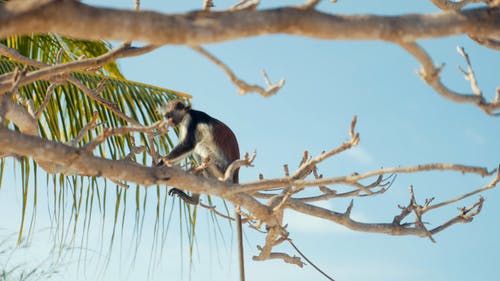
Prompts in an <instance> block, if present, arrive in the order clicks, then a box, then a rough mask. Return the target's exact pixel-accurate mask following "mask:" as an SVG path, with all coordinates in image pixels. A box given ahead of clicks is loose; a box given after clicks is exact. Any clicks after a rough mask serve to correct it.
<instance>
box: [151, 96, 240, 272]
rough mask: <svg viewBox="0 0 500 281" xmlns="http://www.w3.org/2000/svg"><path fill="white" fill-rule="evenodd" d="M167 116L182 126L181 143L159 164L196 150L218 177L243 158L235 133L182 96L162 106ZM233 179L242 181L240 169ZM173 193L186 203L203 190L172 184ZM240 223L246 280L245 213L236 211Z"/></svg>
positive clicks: (172, 124)
mask: <svg viewBox="0 0 500 281" xmlns="http://www.w3.org/2000/svg"><path fill="white" fill-rule="evenodd" d="M162 111H163V114H164V118H166V120H167V124H168V126H169V127H173V128H174V127H179V143H178V144H177V145H176V146H175V147H174V148H173V149H172V151H170V153H169V154H168V155H166V156H165V157H162V158H161V160H160V162H159V163H158V165H167V166H172V165H173V164H176V163H178V162H179V161H180V160H182V159H183V158H184V157H185V156H186V155H188V154H189V153H192V154H193V156H195V158H197V160H198V161H199V162H200V163H201V162H202V161H203V160H204V159H207V158H208V159H209V160H210V165H208V167H207V169H206V170H205V171H204V175H205V176H207V177H213V178H218V177H219V176H220V175H224V174H225V172H226V169H227V167H228V166H229V165H230V164H231V163H233V161H235V160H238V159H239V158H240V150H239V146H238V141H237V139H236V136H235V134H234V133H233V131H231V129H230V128H229V127H228V126H227V125H226V124H224V123H223V122H221V121H219V120H217V119H215V118H213V117H211V116H210V115H208V114H206V113H205V112H202V111H198V110H194V109H191V107H190V106H188V105H186V104H185V103H184V102H183V101H181V100H173V101H170V102H169V103H167V104H166V105H165V106H164V107H163V108H162ZM232 182H233V183H238V182H239V169H236V170H235V172H234V174H233V178H232ZM168 194H169V195H177V196H178V197H179V198H181V199H182V200H184V201H185V202H186V203H189V204H194V205H197V204H198V203H199V198H200V195H199V194H196V193H195V194H192V195H191V196H189V195H187V194H186V193H185V192H184V191H182V190H180V189H177V188H172V189H171V190H170V191H169V192H168ZM236 226H237V234H238V240H239V241H238V242H239V259H240V280H242V281H243V280H244V279H245V277H244V268H243V266H244V265H243V239H242V229H241V227H242V225H241V215H240V214H238V213H237V214H236Z"/></svg>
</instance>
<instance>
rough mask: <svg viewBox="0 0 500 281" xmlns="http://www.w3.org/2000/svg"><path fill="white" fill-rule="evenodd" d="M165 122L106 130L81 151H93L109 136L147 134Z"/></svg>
mask: <svg viewBox="0 0 500 281" xmlns="http://www.w3.org/2000/svg"><path fill="white" fill-rule="evenodd" d="M165 123H166V121H159V122H156V123H154V124H153V125H151V126H131V127H121V128H106V129H105V130H104V132H103V133H102V134H101V135H99V136H98V137H97V138H95V139H94V140H93V141H91V142H89V143H87V144H86V145H85V146H84V147H83V149H84V150H86V151H93V150H94V149H95V148H96V147H97V146H98V145H100V144H101V143H103V142H104V141H105V140H106V139H107V138H109V137H111V136H121V135H126V134H129V133H131V132H139V133H148V132H151V131H153V130H156V129H158V128H160V127H162V126H165Z"/></svg>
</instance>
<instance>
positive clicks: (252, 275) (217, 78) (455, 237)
mask: <svg viewBox="0 0 500 281" xmlns="http://www.w3.org/2000/svg"><path fill="white" fill-rule="evenodd" d="M83 2H84V3H90V4H99V5H102V6H106V7H120V8H133V1H132V0H130V1H119V0H114V1H111V0H109V1H108V0H102V1H97V0H92V1H83ZM141 2H142V3H141V7H142V9H143V10H156V11H161V12H166V13H174V12H182V11H186V10H190V9H194V8H198V7H200V6H201V2H202V1H147V0H143V1H141ZM262 2H263V3H262V7H271V6H278V5H281V4H284V3H285V4H286V3H300V2H298V1H262ZM215 4H216V5H217V6H221V7H225V6H230V5H231V4H233V2H228V1H215ZM320 8H321V9H322V10H324V11H328V12H331V13H348V14H356V13H375V14H389V15H390V14H399V13H412V12H414V13H422V12H425V13H433V12H438V9H437V8H435V7H434V6H433V5H432V4H431V2H430V1H393V0H391V1H383V2H381V1H368V0H363V1H361V0H358V1H347V0H346V1H344V0H341V1H339V2H338V3H335V4H333V3H330V2H329V1H323V2H322V4H321V5H320ZM421 44H422V45H423V46H424V47H425V48H426V50H427V51H428V52H429V54H430V55H431V56H432V58H433V59H434V62H435V63H436V64H441V63H446V67H445V68H444V70H443V73H442V78H443V81H444V82H445V84H446V85H448V86H449V87H450V88H451V89H454V90H456V91H461V92H467V93H469V92H471V90H470V86H469V84H468V81H465V80H464V79H463V75H462V74H461V73H460V72H459V71H458V69H457V67H456V66H457V65H461V66H462V67H465V66H466V65H465V62H464V60H463V58H462V57H461V56H460V55H459V54H458V53H457V52H456V46H457V45H460V46H463V47H464V48H465V50H466V51H467V52H468V53H469V55H470V58H471V60H472V64H473V67H474V70H475V72H476V75H477V78H478V81H479V86H480V87H481V88H482V90H483V92H484V94H485V96H486V97H487V99H491V98H492V97H494V92H495V89H496V87H498V86H500V55H499V53H498V52H494V51H491V50H488V49H486V48H484V47H478V46H476V45H475V44H474V43H473V42H472V41H471V40H469V39H468V38H466V37H464V36H461V37H450V38H445V39H437V40H425V41H423V42H421ZM206 48H207V49H208V50H209V51H211V52H212V53H213V54H215V55H216V56H217V57H218V58H219V59H221V60H223V61H224V62H225V63H227V64H228V65H229V66H230V67H231V68H232V69H233V70H234V71H235V73H236V74H237V75H238V76H239V77H240V78H241V79H243V80H245V81H247V82H249V83H259V84H261V85H264V82H263V79H262V76H261V74H260V73H261V69H265V70H266V72H267V73H268V75H269V76H270V78H271V79H272V80H273V81H279V79H282V78H284V79H286V84H285V86H284V88H283V89H282V90H281V91H280V92H279V93H278V94H277V95H276V96H273V97H271V98H263V97H260V96H258V95H256V94H250V95H246V96H239V95H238V94H237V88H236V87H235V86H234V85H233V84H232V83H231V82H230V81H229V79H228V78H227V77H226V76H225V74H224V73H223V72H222V71H221V70H220V69H219V68H218V67H217V66H215V65H214V64H212V63H211V62H209V61H208V60H207V59H206V58H204V57H201V56H200V55H198V54H197V53H195V52H194V51H192V50H190V49H189V48H187V47H183V46H164V47H161V48H160V49H158V50H156V51H154V52H152V53H149V54H147V55H144V56H141V57H137V58H129V59H124V60H120V61H119V64H120V66H121V69H122V71H123V72H124V74H125V76H126V77H127V78H129V79H131V80H135V81H140V82H144V83H148V84H153V85H157V86H162V87H166V88H170V89H174V90H178V91H182V92H186V93H189V94H191V95H193V99H192V103H193V107H194V108H196V109H199V110H203V111H205V112H207V113H209V114H211V115H212V116H214V117H217V118H218V119H220V120H223V121H224V122H225V123H226V124H228V125H229V126H230V127H231V128H232V129H233V131H234V132H235V133H236V135H237V137H238V140H239V143H240V150H241V151H243V152H245V151H248V152H252V151H253V150H257V153H258V154H257V159H256V160H255V162H254V164H255V167H254V168H249V169H243V170H242V171H241V173H240V174H241V176H240V178H241V181H242V182H247V181H253V180H256V179H257V178H258V174H259V173H263V174H264V176H265V177H266V178H272V177H280V176H282V175H283V169H282V166H283V164H289V165H290V167H296V165H297V164H298V162H299V161H300V158H301V156H302V152H303V151H304V150H309V152H310V153H311V154H312V155H317V154H318V153H321V151H323V150H328V149H331V148H333V147H335V146H337V145H339V144H341V143H342V142H343V141H345V140H347V139H348V137H349V135H348V129H349V124H350V121H351V119H352V117H353V116H354V115H357V116H358V126H357V130H358V131H359V132H360V135H361V143H360V145H359V146H358V147H357V148H355V149H353V150H351V151H349V152H346V153H344V154H342V155H340V156H338V157H335V158H332V159H329V160H327V161H325V162H324V163H322V164H321V165H320V167H319V168H320V172H321V173H323V174H324V175H325V176H338V175H343V174H351V173H353V172H364V171H369V170H374V169H378V168H380V167H392V166H407V165H416V164H421V163H431V162H453V163H461V164H468V165H481V166H486V167H488V168H495V167H496V166H497V165H498V164H499V163H500V150H499V148H498V139H499V137H500V123H499V122H500V119H498V118H496V119H495V118H492V117H488V116H486V115H485V114H484V113H483V112H482V111H480V110H479V109H477V108H475V107H473V106H471V105H462V104H455V103H452V102H450V101H447V100H444V99H443V98H441V97H440V96H439V95H438V94H436V93H435V92H434V91H433V90H432V89H431V88H430V87H429V86H427V85H426V84H425V83H424V82H423V81H422V80H421V78H420V77H419V76H418V75H417V74H416V70H417V69H419V68H420V66H419V65H418V62H417V61H416V60H415V59H414V58H413V57H412V56H410V55H409V54H407V53H406V52H405V51H404V50H402V49H401V48H400V47H398V46H396V45H394V44H390V43H386V42H368V41H356V42H347V41H321V40H313V39H308V38H300V37H291V36H287V35H273V36H261V37H258V38H248V39H242V40H237V41H233V42H226V43H221V44H213V45H209V46H206ZM10 180H11V181H12V183H13V184H14V185H15V181H14V179H13V178H12V179H10ZM489 181H490V178H486V179H482V178H478V177H470V176H463V175H460V174H453V173H445V172H432V173H422V174H418V175H400V176H398V178H397V180H396V182H395V183H394V184H393V186H392V187H391V189H390V190H389V191H388V192H386V193H385V194H384V195H381V196H378V197H374V198H355V199H354V210H353V217H354V218H355V219H358V220H360V221H365V222H389V221H391V220H392V218H393V216H394V215H396V214H398V209H397V205H398V204H407V202H408V201H409V193H408V187H409V185H413V186H414V187H415V191H416V195H417V198H418V199H420V200H423V199H425V198H428V197H434V196H435V197H436V200H437V201H442V200H446V199H447V198H451V197H454V196H456V195H459V194H461V193H464V192H466V191H470V190H473V189H475V188H478V187H480V186H482V185H484V184H486V183H487V182H489ZM2 193H3V194H4V195H3V196H2V197H4V196H5V197H4V198H9V197H8V196H12V197H13V198H16V197H17V199H16V200H20V198H18V197H19V195H13V194H10V193H9V191H6V189H5V188H2V190H0V194H2ZM483 195H484V196H485V198H486V202H485V206H484V208H483V211H482V213H481V214H480V215H479V216H478V217H477V218H475V219H474V221H473V222H472V223H470V224H464V225H456V226H454V227H452V228H450V229H448V230H446V231H445V232H443V233H440V234H438V235H436V237H435V238H436V240H437V243H432V242H430V241H429V240H428V239H425V238H417V237H392V236H385V235H381V234H368V233H358V232H353V231H350V230H348V229H346V228H344V227H342V226H338V225H335V224H333V223H331V222H327V221H323V220H320V219H314V218H310V217H305V216H302V215H299V214H297V213H293V212H288V213H287V214H286V215H287V216H286V218H285V221H286V222H287V223H288V224H289V229H290V233H291V238H292V239H293V240H294V242H295V243H296V244H297V245H298V246H299V248H300V249H301V250H303V252H304V253H306V254H307V255H308V257H310V258H311V259H312V260H313V261H314V262H315V263H316V264H317V265H318V266H320V267H321V268H322V269H324V270H325V271H326V272H327V273H329V274H331V275H332V276H333V277H334V278H335V279H336V280H340V281H349V280H370V281H376V280H384V281H390V280H407V281H411V280H423V279H425V280H457V281H460V280H464V281H465V280H496V279H497V278H498V269H497V266H498V261H499V260H500V242H499V239H498V237H499V232H500V227H499V223H498V214H499V213H500V192H499V190H496V189H495V190H491V191H488V192H486V193H484V194H483ZM2 197H0V202H2V199H3V198H2ZM4 200H5V199H4ZM475 200H477V197H474V198H472V199H470V200H466V201H465V202H463V203H459V204H457V205H454V206H450V207H449V208H447V209H446V210H443V211H437V212H436V213H435V214H434V215H430V216H429V217H427V221H429V222H430V223H431V224H432V225H438V224H439V223H442V222H443V221H445V220H447V219H448V218H449V217H450V216H452V215H454V214H456V207H462V206H464V205H470V204H472V203H474V202H475ZM322 204H323V205H322V206H325V207H329V208H331V209H333V210H336V211H343V210H345V208H346V206H347V204H348V201H343V200H339V201H331V202H325V203H322ZM19 205H20V203H16V201H15V200H14V201H10V202H9V203H8V204H7V203H5V204H3V207H2V203H0V210H2V208H5V209H7V208H11V209H14V210H18V209H16V208H19ZM4 211H5V210H4ZM16 213H18V212H16ZM40 213H41V214H39V216H40V217H41V218H40V219H39V224H40V225H43V222H44V220H43V217H44V215H43V211H42V210H41V211H40ZM204 216H206V211H205V210H201V211H200V217H201V218H203V217H204ZM178 219H179V217H178V216H177V217H176V216H175V215H174V216H173V220H174V221H177V220H178ZM17 223H18V219H15V220H12V221H9V222H7V223H5V225H4V227H5V228H7V229H10V227H12V229H13V230H15V229H16V228H15V227H16V226H17ZM172 225H173V227H174V228H175V227H177V222H174V223H172ZM222 226H223V227H222V230H223V231H226V232H227V235H226V240H225V243H224V242H223V241H219V242H218V244H215V243H214V237H210V235H209V233H210V231H205V229H208V228H209V226H207V225H205V223H204V222H203V220H201V221H200V223H199V225H198V226H197V227H198V238H197V243H196V248H195V255H194V260H193V264H192V268H191V271H190V270H189V263H188V259H187V255H188V252H187V251H186V249H185V247H184V252H183V253H184V255H183V256H182V257H181V256H180V251H179V249H181V248H180V247H181V246H179V245H177V243H180V242H179V238H178V237H175V233H177V232H176V231H175V230H173V231H171V232H170V234H169V235H170V237H171V238H170V239H171V241H172V242H171V244H169V246H168V247H167V248H166V249H165V253H164V258H163V260H162V261H160V262H159V263H158V264H157V265H156V266H155V271H156V273H155V274H153V275H152V276H151V278H152V279H163V280H164V279H165V276H166V275H168V276H169V279H173V280H181V279H183V280H189V276H190V277H191V278H192V280H236V276H237V263H236V261H235V260H234V257H235V256H236V251H235V246H234V241H232V240H231V235H232V230H231V229H230V228H229V227H227V225H226V224H224V223H223V224H222ZM145 231H146V230H145ZM245 234H246V241H245V247H246V249H245V250H246V257H247V261H246V265H247V279H248V280H272V279H273V278H280V279H283V280H306V279H314V280H321V279H320V278H321V276H320V275H319V273H317V272H316V271H314V269H313V268H312V267H311V266H305V267H304V268H303V269H300V268H298V267H296V266H293V265H288V264H285V263H283V262H279V261H265V262H254V261H252V260H251V256H252V255H255V254H257V250H256V245H262V242H263V239H264V237H263V236H262V235H259V234H256V233H254V231H252V230H250V229H248V228H246V229H245ZM144 235H147V234H144ZM40 237H41V238H40V241H43V239H44V238H43V234H40ZM184 243H185V242H184ZM142 245H144V249H141V253H142V254H144V255H147V254H148V250H149V249H150V245H149V244H147V243H146V242H145V243H143V244H142ZM217 247H220V250H218V251H216V250H215V248H217ZM279 249H280V250H281V251H286V252H288V253H291V254H296V253H294V250H293V249H292V248H291V247H289V246H286V245H284V246H283V247H281V248H279ZM214 252H217V254H216V255H215V256H214ZM181 264H183V267H182V270H181ZM147 267H148V262H147V260H146V259H140V261H138V262H137V263H136V265H135V268H134V269H133V270H132V269H131V270H130V271H129V267H127V265H125V266H124V265H119V262H117V261H116V260H114V261H113V262H112V265H111V267H110V270H109V272H107V273H105V274H104V279H105V280H122V279H123V278H124V277H127V276H128V278H129V280H134V279H135V278H140V279H142V278H141V277H144V272H145V271H144V270H145V268H147ZM124 268H125V269H127V270H124ZM125 272H126V273H125ZM80 273H81V271H78V270H77V269H76V268H75V266H74V265H70V266H69V267H68V269H67V270H65V273H64V278H66V277H69V278H73V277H74V276H79V279H80V280H85V277H83V276H82V274H80ZM60 276H61V278H63V275H62V274H61V275H60ZM61 280H62V279H61Z"/></svg>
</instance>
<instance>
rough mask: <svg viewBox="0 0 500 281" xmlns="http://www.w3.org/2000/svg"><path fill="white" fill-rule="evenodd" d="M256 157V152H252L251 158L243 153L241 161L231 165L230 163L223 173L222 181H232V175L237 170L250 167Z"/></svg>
mask: <svg viewBox="0 0 500 281" xmlns="http://www.w3.org/2000/svg"><path fill="white" fill-rule="evenodd" d="M256 156H257V151H256V150H254V152H253V153H252V156H251V157H249V156H248V152H247V153H245V156H244V158H243V159H242V160H235V161H234V162H233V163H231V164H230V165H229V166H228V167H227V169H226V172H225V173H224V178H223V180H224V181H232V178H233V175H234V173H235V172H236V170H238V169H239V168H241V167H243V166H246V167H251V166H252V163H253V160H255V157H256Z"/></svg>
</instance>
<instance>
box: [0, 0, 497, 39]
mask: <svg viewBox="0 0 500 281" xmlns="http://www.w3.org/2000/svg"><path fill="white" fill-rule="evenodd" d="M34 3H36V8H31V7H30V4H31V5H34ZM0 24H1V26H2V29H0V38H3V37H6V36H8V35H12V34H19V35H21V34H32V33H38V32H44V33H46V32H54V33H58V34H61V35H64V36H72V37H77V38H85V39H107V40H120V41H132V40H138V41H145V42H150V43H152V44H155V45H163V44H184V45H191V46H199V45H203V44H208V43H215V42H222V41H227V40H235V39H239V38H245V37H253V36H258V35H263V34H280V33H284V34H290V35H297V36H305V37H311V38H317V39H330V40H343V39H352V40H384V41H393V42H397V41H401V40H404V41H416V40H418V39H424V38H436V37H445V36H451V35H458V34H470V35H473V36H477V37H482V38H500V8H498V7H491V8H478V9H471V10H465V11H459V12H455V13H441V14H429V15H418V14H408V15H401V16H375V15H331V14H326V13H323V12H319V11H316V10H313V9H301V8H297V7H284V8H277V9H270V10H243V11H239V10H238V11H224V12H211V13H206V12H204V11H202V12H192V13H188V14H181V15H166V14H160V13H156V12H150V11H139V12H137V11H126V10H117V9H109V8H96V7H91V6H88V5H85V4H82V3H80V2H78V1H70V0H52V1H49V0H45V1H43V2H42V3H37V2H36V1H33V0H31V1H30V0H20V1H9V2H8V3H7V4H5V5H2V6H0ZM103 26H106V28H102V27H103Z"/></svg>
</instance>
